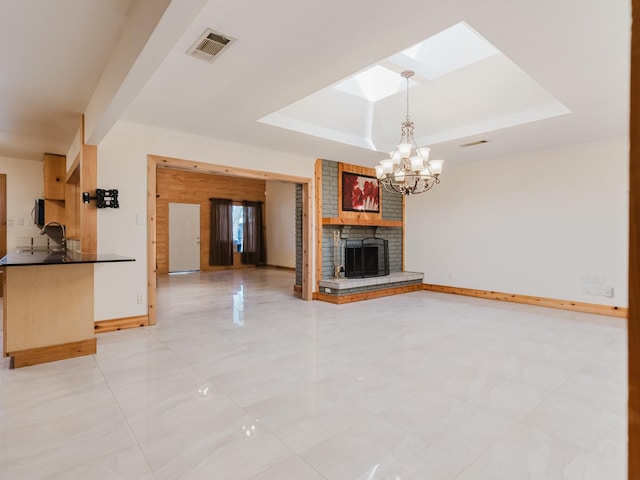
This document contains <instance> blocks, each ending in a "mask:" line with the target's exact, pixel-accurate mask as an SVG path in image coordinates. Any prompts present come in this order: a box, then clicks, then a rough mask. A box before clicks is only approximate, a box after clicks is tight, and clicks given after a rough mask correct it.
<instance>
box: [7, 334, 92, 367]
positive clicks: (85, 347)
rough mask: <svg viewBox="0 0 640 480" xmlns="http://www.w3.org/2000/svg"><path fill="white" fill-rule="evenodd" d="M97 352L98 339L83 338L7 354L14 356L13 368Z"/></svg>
mask: <svg viewBox="0 0 640 480" xmlns="http://www.w3.org/2000/svg"><path fill="white" fill-rule="evenodd" d="M95 353H96V339H95V338H91V339H89V340H81V341H78V342H70V343H63V344H61V345H51V346H47V347H37V348H29V349H27V350H18V351H15V352H7V356H10V357H13V358H12V359H11V365H12V367H13V368H20V367H27V366H29V365H38V364H40V363H46V362H55V361H57V360H65V359H67V358H74V357H82V356H84V355H93V354H95Z"/></svg>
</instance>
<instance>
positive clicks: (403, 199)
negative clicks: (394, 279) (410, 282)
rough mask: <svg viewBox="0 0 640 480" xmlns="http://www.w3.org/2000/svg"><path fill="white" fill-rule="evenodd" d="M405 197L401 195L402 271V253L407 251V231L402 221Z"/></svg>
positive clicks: (403, 218)
mask: <svg viewBox="0 0 640 480" xmlns="http://www.w3.org/2000/svg"><path fill="white" fill-rule="evenodd" d="M406 198H407V197H406V196H405V195H402V225H401V227H402V271H403V272H404V271H405V266H404V253H405V252H406V251H407V242H406V238H407V237H406V231H407V226H406V224H405V223H404V221H405V219H406V216H405V215H406V213H405V212H406V210H405V207H406V205H405V203H404V202H405V199H406Z"/></svg>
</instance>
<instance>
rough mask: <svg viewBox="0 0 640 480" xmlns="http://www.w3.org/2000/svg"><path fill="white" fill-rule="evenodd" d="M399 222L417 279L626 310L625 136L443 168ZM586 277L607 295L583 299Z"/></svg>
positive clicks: (408, 265) (411, 201) (410, 267)
mask: <svg viewBox="0 0 640 480" xmlns="http://www.w3.org/2000/svg"><path fill="white" fill-rule="evenodd" d="M406 225H407V232H406V246H407V249H406V269H407V270H416V271H420V272H424V273H425V283H433V284H438V285H448V286H454V287H463V288H473V289H479V290H489V291H497V292H506V293H517V294H522V295H532V296H539V297H547V298H556V299H561V300H575V301H581V302H587V303H596V304H601V305H617V306H621V307H626V306H627V283H628V281H627V252H628V239H627V235H628V140H627V139H626V138H620V139H615V140H608V141H601V142H594V143H588V144H582V145H574V146H571V147H567V148H562V149H556V150H545V151H540V152H532V153H527V154H524V155H520V156H517V157H509V158H501V159H495V160H490V161H483V162H478V163H469V164H465V165H459V166H449V167H448V166H446V165H445V170H444V172H443V174H442V183H441V184H440V185H438V186H437V187H435V188H434V189H433V190H432V191H430V192H428V193H425V194H423V195H419V196H416V197H411V198H409V199H408V201H407V203H406ZM585 275H586V276H599V277H604V278H606V280H605V281H606V285H607V286H612V287H613V288H614V297H612V298H608V297H604V296H596V295H588V294H585V293H584V288H583V287H585V286H586V287H588V286H589V284H585V283H584V282H583V280H584V276H585Z"/></svg>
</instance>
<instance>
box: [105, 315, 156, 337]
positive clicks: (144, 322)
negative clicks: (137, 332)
mask: <svg viewBox="0 0 640 480" xmlns="http://www.w3.org/2000/svg"><path fill="white" fill-rule="evenodd" d="M148 325H149V316H148V315H139V316H137V317H123V318H114V319H111V320H98V321H97V322H94V324H93V329H94V331H95V333H104V332H113V331H115V330H124V329H127V328H138V327H146V326H148Z"/></svg>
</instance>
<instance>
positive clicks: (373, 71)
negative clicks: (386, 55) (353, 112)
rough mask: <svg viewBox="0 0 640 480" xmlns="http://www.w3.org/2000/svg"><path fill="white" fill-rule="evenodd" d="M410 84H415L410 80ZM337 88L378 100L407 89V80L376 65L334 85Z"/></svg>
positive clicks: (367, 98)
mask: <svg viewBox="0 0 640 480" xmlns="http://www.w3.org/2000/svg"><path fill="white" fill-rule="evenodd" d="M409 85H410V86H411V85H415V82H410V83H409ZM333 88H335V89H336V90H340V91H342V92H346V93H349V94H351V95H355V96H356V97H360V98H364V99H365V100H368V101H369V102H377V101H378V100H382V99H383V98H386V97H390V96H391V95H395V94H396V93H398V92H401V91H403V90H404V89H405V80H404V79H403V78H402V77H401V76H400V75H398V73H397V72H394V71H392V70H389V69H388V68H385V67H383V66H381V65H375V66H373V67H371V68H369V69H367V70H365V71H364V72H360V73H358V74H357V75H354V76H353V77H350V78H347V79H346V80H343V81H342V82H340V83H338V84H336V85H334V86H333Z"/></svg>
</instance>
